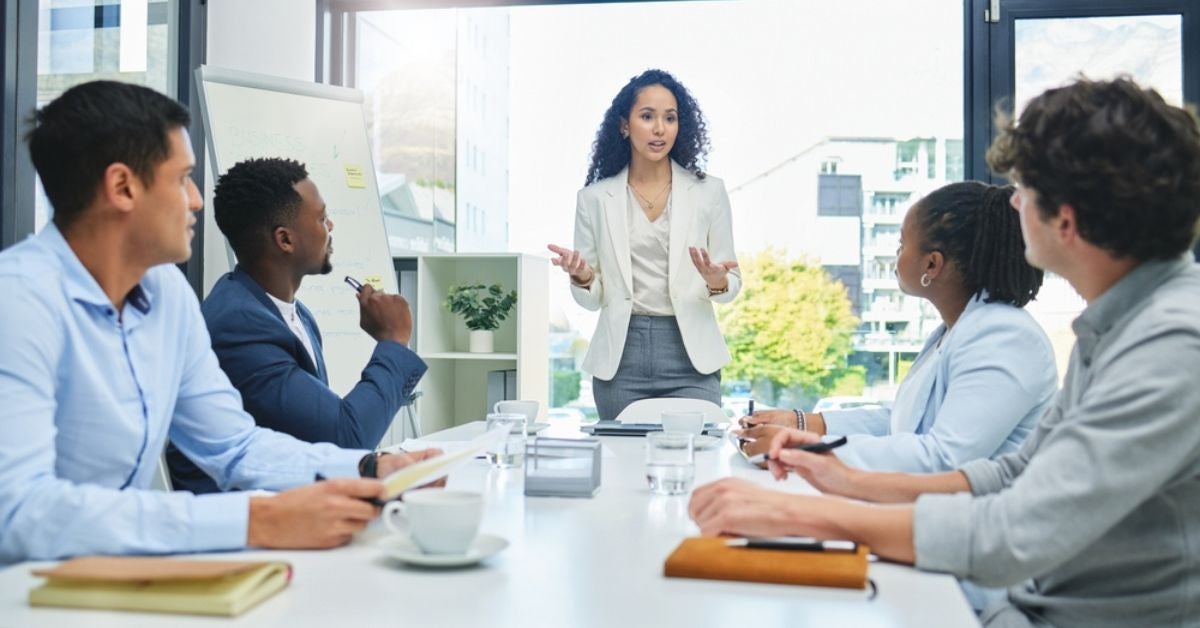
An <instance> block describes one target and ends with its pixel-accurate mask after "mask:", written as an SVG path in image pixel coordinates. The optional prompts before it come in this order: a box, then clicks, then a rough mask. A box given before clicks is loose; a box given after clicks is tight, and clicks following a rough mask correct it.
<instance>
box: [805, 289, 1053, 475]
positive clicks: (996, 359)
mask: <svg viewBox="0 0 1200 628" xmlns="http://www.w3.org/2000/svg"><path fill="white" fill-rule="evenodd" d="M943 336H944V337H943ZM939 340H940V341H941V346H940V347H938V342H939ZM1057 388H1058V371H1057V367H1056V366H1055V363H1054V350H1053V348H1052V347H1051V345H1050V339H1049V338H1047V337H1046V334H1045V332H1043V331H1042V329H1041V327H1039V326H1038V324H1037V322H1036V321H1034V320H1033V317H1032V316H1030V315H1029V313H1028V312H1026V311H1025V310H1024V309H1021V308H1018V307H1014V306H1012V305H1008V304H1004V303H985V302H984V301H983V300H982V298H976V299H972V300H971V301H970V302H968V303H967V307H966V309H964V310H963V313H962V315H961V316H959V318H958V322H956V323H955V325H954V327H952V328H951V329H950V330H949V331H947V330H946V326H945V325H944V324H943V325H941V326H939V327H938V328H937V329H936V330H935V331H934V332H933V334H931V335H930V336H929V339H928V340H927V341H926V342H925V347H924V349H922V350H921V353H920V354H919V355H918V356H917V360H916V362H915V363H914V365H913V370H911V371H910V372H909V374H908V376H907V377H906V378H905V379H904V381H903V382H901V384H900V389H899V391H897V393H896V403H895V405H894V406H893V407H892V408H891V409H887V408H882V409H855V410H834V411H828V412H823V413H822V416H823V417H824V419H825V426H826V432H827V433H828V434H832V435H843V434H844V435H847V436H849V440H850V442H849V443H848V444H846V445H845V446H844V447H841V448H839V449H837V450H835V453H836V454H837V456H838V458H840V459H841V460H842V461H843V462H845V463H846V464H848V465H850V466H853V467H857V468H860V469H870V470H874V471H902V472H907V473H933V472H938V471H949V470H952V469H957V468H958V467H960V466H962V465H963V464H966V463H967V462H970V461H972V460H978V459H981V458H993V457H995V456H998V455H1001V454H1006V453H1010V452H1013V451H1016V450H1017V449H1018V448H1019V447H1020V446H1021V443H1022V442H1023V441H1024V440H1025V437H1027V436H1028V435H1029V434H1030V433H1031V432H1032V430H1033V428H1034V426H1035V425H1036V424H1037V420H1038V418H1039V417H1041V415H1042V414H1043V413H1044V412H1045V411H1046V408H1048V407H1049V405H1050V402H1051V401H1052V400H1053V399H1054V394H1055V391H1056V390H1057Z"/></svg>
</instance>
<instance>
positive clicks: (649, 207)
mask: <svg viewBox="0 0 1200 628" xmlns="http://www.w3.org/2000/svg"><path fill="white" fill-rule="evenodd" d="M670 187H671V180H670V179H668V180H667V184H666V185H664V186H663V189H661V190H659V191H658V194H655V195H654V199H653V200H650V199H647V198H646V195H645V194H642V193H641V192H639V191H638V189H637V186H636V185H634V184H633V182H630V183H629V189H631V190H633V193H634V194H636V195H637V196H638V198H640V199H642V202H643V203H645V204H646V211H649V212H652V211H654V201H657V200H658V197H660V196H662V195H663V192H666V191H667V189H668V188H670Z"/></svg>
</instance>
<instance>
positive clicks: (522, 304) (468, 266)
mask: <svg viewBox="0 0 1200 628" xmlns="http://www.w3.org/2000/svg"><path fill="white" fill-rule="evenodd" d="M396 259H397V260H398V261H400V260H412V259H416V262H417V272H416V280H417V290H416V294H417V298H416V307H415V311H414V312H413V315H414V326H415V329H416V339H415V342H414V347H413V348H414V349H415V350H416V352H417V354H418V355H420V356H421V358H422V359H424V360H425V362H426V363H427V364H428V365H429V370H428V371H427V372H426V373H425V377H424V378H422V379H421V383H420V384H419V385H418V386H417V390H420V391H421V392H422V395H421V397H419V398H418V399H417V402H416V411H417V417H418V418H419V420H420V422H421V432H422V433H424V434H428V433H430V432H433V431H436V430H440V429H445V428H448V427H452V426H454V425H461V424H463V423H467V422H469V421H476V420H481V419H483V418H484V416H485V415H486V414H487V412H488V411H489V409H488V408H487V384H488V382H487V377H488V372H489V371H497V370H508V369H516V371H517V398H518V399H534V400H537V401H538V402H539V404H540V410H539V413H541V414H543V415H544V413H545V409H546V406H547V405H548V402H549V399H550V383H549V378H550V372H549V369H550V365H549V361H550V360H549V351H550V349H549V344H550V334H549V313H548V310H549V304H548V302H547V285H548V281H549V274H548V272H549V262H548V260H546V259H545V258H543V257H537V256H533V255H525V254H521V253H474V254H437V255H417V256H411V257H397V258H396ZM465 283H482V284H484V285H491V284H496V283H498V284H500V285H501V286H502V287H503V288H504V290H505V291H506V292H507V291H508V290H516V291H517V305H516V308H515V309H514V311H513V313H512V314H510V315H509V317H508V318H507V319H506V320H505V321H504V322H503V323H501V324H500V329H497V330H496V338H495V349H496V351H495V353H469V352H467V346H468V336H467V326H466V324H465V323H464V322H463V320H462V319H461V318H459V317H458V316H457V315H455V314H452V313H450V312H449V311H448V310H446V308H445V307H444V306H443V303H444V302H445V300H446V295H447V294H448V293H449V291H450V288H451V287H452V286H456V285H460V284H465ZM407 290H408V289H406V288H404V287H403V286H402V291H407Z"/></svg>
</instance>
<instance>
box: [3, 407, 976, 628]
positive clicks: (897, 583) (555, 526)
mask: <svg viewBox="0 0 1200 628" xmlns="http://www.w3.org/2000/svg"><path fill="white" fill-rule="evenodd" d="M480 429H481V428H480V426H478V425H468V426H462V427H459V428H454V429H452V430H447V431H446V432H443V433H440V434H437V435H434V437H433V438H435V439H437V438H441V439H445V440H458V439H464V438H468V437H469V435H471V434H473V433H477V432H478V431H479V430H480ZM552 429H558V428H552ZM602 440H603V442H604V445H605V447H606V449H607V450H608V451H609V452H611V453H610V454H609V455H606V457H604V458H603V462H602V466H603V475H602V478H603V479H602V485H601V488H600V491H599V493H597V495H596V496H595V497H593V498H591V499H567V498H550V497H525V496H524V495H523V494H522V489H523V478H522V474H521V471H520V470H519V469H518V470H498V469H492V468H490V467H489V466H488V464H487V463H486V462H484V461H482V460H476V461H472V462H470V463H469V464H467V465H466V466H465V467H463V468H461V469H460V470H458V471H456V472H455V473H453V474H452V475H451V477H450V480H449V487H450V488H457V489H466V490H476V491H480V490H482V491H484V492H485V494H486V501H487V506H486V508H485V514H484V519H483V524H482V532H484V533H489V534H495V535H499V536H503V537H504V538H506V539H508V540H509V541H510V543H511V545H510V546H509V547H508V548H507V549H506V550H504V551H503V552H501V553H500V554H498V555H496V556H494V557H492V558H490V559H488V560H487V561H485V562H484V563H482V564H480V565H478V566H475V567H472V568H464V569H453V570H434V569H421V568H414V567H410V566H407V565H405V564H403V563H401V562H399V561H397V560H395V559H392V558H390V557H388V556H386V555H385V553H384V552H383V551H382V550H381V549H380V548H378V547H376V546H375V545H373V543H374V542H375V541H378V540H379V539H380V538H381V537H382V536H383V535H384V534H385V532H384V531H383V529H382V526H378V525H373V526H372V528H371V529H369V530H368V531H367V532H366V533H364V534H363V535H361V538H359V539H358V540H356V541H355V543H353V544H352V545H350V546H348V547H343V548H340V549H336V550H329V551H277V552H271V551H249V552H242V553H237V554H220V555H216V556H218V557H220V558H226V559H228V558H237V559H242V558H245V559H272V560H287V561H290V562H291V563H292V564H293V566H294V567H295V572H294V577H293V580H292V584H291V586H290V587H289V588H288V589H286V590H284V591H283V592H281V593H279V594H277V595H276V596H274V597H272V598H271V599H269V600H267V601H266V602H264V603H263V604H262V605H261V606H259V607H258V608H255V609H252V610H250V611H249V612H247V613H246V614H244V615H242V616H241V617H239V618H236V619H234V620H230V619H226V618H207V617H192V616H165V615H156V614H149V613H146V614H142V613H120V612H106V611H92V610H87V611H81V610H65V609H62V610H60V609H44V608H36V609H35V608H30V607H29V606H28V604H27V602H26V596H27V594H28V591H29V589H30V588H32V587H33V586H35V585H37V584H38V583H39V582H40V579H38V578H35V577H33V576H31V575H30V574H29V571H30V569H31V568H33V567H35V566H38V565H42V564H45V563H24V564H20V565H14V566H11V567H9V568H7V569H4V570H3V571H0V628H5V627H8V626H63V627H70V628H83V627H89V626H122V627H125V626H128V627H133V628H136V627H138V626H162V625H166V624H169V625H171V626H173V627H174V626H193V625H197V626H198V625H218V624H219V625H237V626H242V625H246V626H284V625H286V626H349V625H360V626H385V625H386V626H392V625H403V626H439V627H440V626H488V627H489V628H495V627H503V626H522V627H533V626H572V627H574V626H588V627H591V626H596V627H618V628H635V627H641V626H663V627H673V626H724V627H727V626H755V628H767V627H774V626H779V627H784V626H786V627H788V628H795V627H797V626H816V625H821V626H832V627H836V628H841V627H851V626H853V627H855V628H860V627H862V628H866V627H871V626H921V627H928V628H935V627H938V626H953V627H956V628H957V627H960V626H971V625H976V624H977V621H976V618H975V615H974V613H972V611H971V609H970V607H969V606H968V605H967V603H966V601H965V599H964V598H963V596H962V594H961V592H960V591H959V588H958V585H957V584H956V582H955V581H954V579H953V578H951V577H949V576H944V575H936V574H929V573H922V572H919V571H916V570H914V569H911V568H908V567H902V566H899V565H893V564H886V563H878V562H877V563H872V564H871V567H870V577H871V578H872V579H873V580H874V581H875V583H876V584H877V585H878V590H879V595H878V597H877V598H875V599H874V600H868V599H867V594H866V593H865V592H863V591H853V590H842V589H828V588H817V587H799V586H783V585H765V584H753V583H739V582H721V581H708V580H688V579H678V578H665V577H663V575H662V571H663V561H664V560H665V559H666V557H667V555H668V554H670V553H671V551H672V550H673V549H674V548H675V546H676V545H678V544H679V542H680V541H681V540H683V539H684V538H685V537H688V536H694V535H696V534H697V533H698V530H697V528H696V526H695V524H693V523H692V522H691V520H690V519H689V518H688V516H687V496H680V497H661V496H655V495H652V494H650V492H649V491H648V490H647V488H646V480H645V474H644V466H643V460H642V459H643V447H644V444H643V442H644V441H643V439H641V438H629V437H607V438H604V439H602ZM611 454H615V456H613V455H611ZM728 475H734V476H738V477H745V478H747V479H751V480H753V481H760V482H764V483H765V482H771V479H770V476H769V475H768V474H767V473H766V472H765V471H760V470H757V469H754V468H752V467H750V466H749V465H746V464H745V463H744V462H743V461H742V460H741V458H740V456H739V455H738V454H737V453H736V452H735V451H734V450H733V448H732V446H730V445H729V444H727V443H724V444H723V445H722V447H721V448H719V449H715V450H709V451H701V452H698V453H697V458H696V479H697V482H698V483H703V482H708V481H711V480H714V479H717V478H720V477H723V476H728ZM777 486H780V487H781V488H783V489H784V490H791V491H796V492H811V491H812V489H811V488H809V487H808V486H807V485H806V484H804V483H803V482H802V481H800V480H789V481H788V482H786V483H783V484H779V485H777Z"/></svg>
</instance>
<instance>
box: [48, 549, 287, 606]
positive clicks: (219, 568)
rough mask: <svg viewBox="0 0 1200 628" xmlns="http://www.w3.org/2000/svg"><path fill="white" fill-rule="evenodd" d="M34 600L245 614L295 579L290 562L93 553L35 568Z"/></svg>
mask: <svg viewBox="0 0 1200 628" xmlns="http://www.w3.org/2000/svg"><path fill="white" fill-rule="evenodd" d="M33 575H35V576H42V577H44V578H46V582H45V583H44V584H42V585H41V586H39V587H37V588H34V589H32V590H31V591H30V592H29V605H30V606H67V607H74V608H106V609H114V610H129V611H155V612H161V613H190V614H199V615H227V616H230V617H232V616H234V615H239V614H241V613H243V612H244V611H246V610H247V609H249V608H251V607H253V606H254V605H256V604H258V603H259V602H261V601H263V600H265V599H267V598H268V597H270V596H271V595H273V594H275V593H276V592H278V591H280V590H282V589H283V588H284V587H286V586H287V585H288V582H290V581H291V579H292V566H291V565H290V564H288V563H285V562H268V561H209V560H186V559H177V558H155V557H136V556H87V557H82V558H74V559H71V560H68V561H66V562H64V563H62V564H60V565H58V566H57V567H55V568H53V569H38V570H34V572H33Z"/></svg>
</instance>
